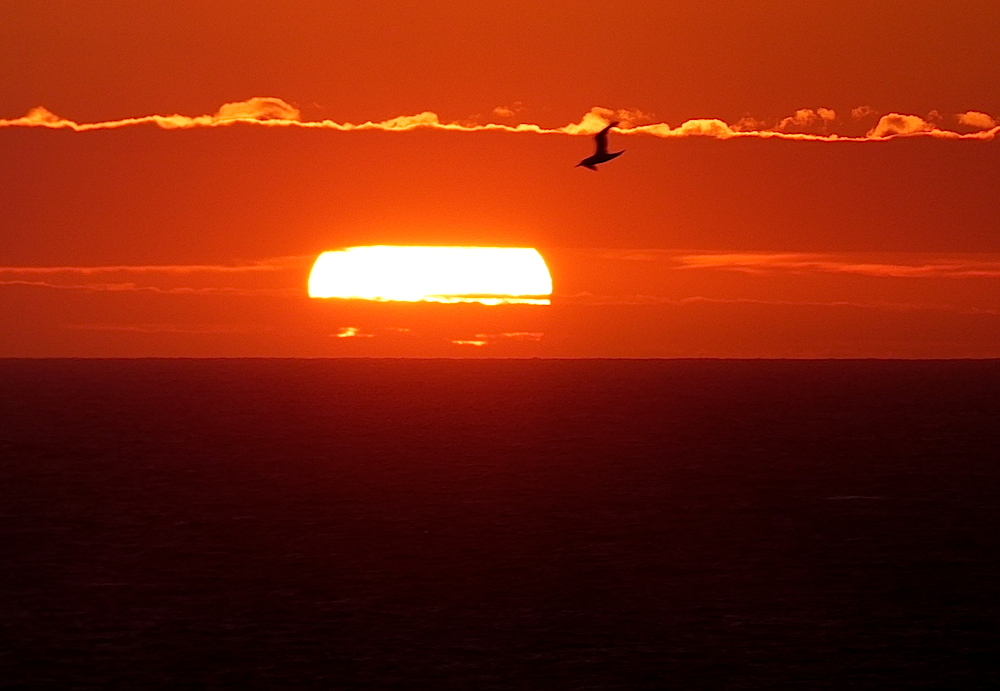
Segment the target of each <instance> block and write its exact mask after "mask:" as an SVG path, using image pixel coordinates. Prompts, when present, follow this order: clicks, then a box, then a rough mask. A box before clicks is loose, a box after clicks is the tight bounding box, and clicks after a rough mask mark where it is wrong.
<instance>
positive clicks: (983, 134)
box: [0, 96, 1000, 142]
mask: <svg viewBox="0 0 1000 691" xmlns="http://www.w3.org/2000/svg"><path fill="white" fill-rule="evenodd" d="M515 105H516V104H515ZM514 112H516V111H515V110H514V108H513V107H509V106H499V107H498V108H497V109H495V110H494V114H495V115H497V116H499V117H508V115H507V113H511V114H513V113H514ZM874 113H875V111H873V110H872V109H871V108H868V107H867V106H861V107H859V108H855V109H853V110H852V111H851V116H852V118H854V119H860V118H862V117H867V116H869V115H872V114H874ZM982 115H984V114H981V113H978V111H969V112H968V113H965V114H963V115H961V116H958V117H959V118H965V121H968V122H972V121H975V122H977V123H987V124H988V121H987V120H985V119H983V118H982V117H980V116H982ZM836 117H837V116H836V112H835V111H833V110H832V109H829V108H817V109H816V110H812V109H808V108H805V109H801V110H798V111H796V112H795V113H794V114H793V115H791V116H789V117H787V118H783V119H781V120H780V121H778V123H777V124H776V125H775V127H774V128H771V129H766V128H765V127H764V123H763V122H761V121H758V120H755V119H753V118H752V117H750V116H746V117H744V118H741V119H740V120H739V121H737V122H736V123H734V124H732V125H730V124H729V123H727V122H725V121H723V120H719V119H716V118H695V119H692V120H688V121H686V122H683V123H680V124H679V125H677V126H676V127H671V126H670V125H669V124H667V123H664V122H660V123H655V122H651V120H652V115H651V114H649V113H646V112H643V111H641V110H636V109H617V110H614V109H610V108H603V107H594V108H591V109H590V110H589V111H588V112H587V113H585V114H584V115H583V117H582V118H581V119H580V121H579V122H575V123H569V124H567V125H564V126H562V127H553V128H546V127H542V126H541V125H536V124H530V123H520V124H517V125H506V124H500V123H486V124H469V123H460V122H443V121H442V120H441V119H440V117H439V116H438V115H437V114H436V113H434V112H431V111H424V112H422V113H417V114H415V115H401V116H398V117H395V118H390V119H388V120H382V121H380V122H372V121H368V122H364V123H361V124H353V123H339V122H334V121H332V120H316V121H303V120H301V114H300V112H299V110H298V109H297V108H295V107H294V106H292V105H291V104H289V103H287V102H286V101H283V100H281V99H279V98H271V97H259V96H258V97H254V98H251V99H248V100H246V101H238V102H234V103H226V104H224V105H223V106H222V107H221V108H219V110H218V111H217V112H216V113H215V114H214V115H198V116H187V115H147V116H143V117H137V118H125V119H123V120H112V121H107V122H94V123H77V122H74V121H72V120H68V119H66V118H62V117H59V116H57V115H55V114H53V113H51V112H50V111H48V110H46V109H45V108H42V107H38V108H33V109H32V110H30V111H29V112H28V113H27V114H26V115H24V116H23V117H20V118H14V119H8V120H0V128H4V127H38V128H50V129H71V130H74V131H77V132H86V131H90V130H101V129H116V128H120V127H131V126H135V125H150V124H151V125H156V126H157V127H161V128H163V129H185V128H194V127H229V126H233V125H236V124H240V123H242V124H244V125H250V126H258V127H259V126H263V127H301V128H308V129H329V130H335V131H339V132H348V131H354V130H379V131H387V132H408V131H411V130H415V129H436V130H446V131H453V132H480V131H501V132H531V133H536V134H569V135H591V134H593V133H595V132H597V131H599V130H600V129H602V128H603V127H605V126H606V125H607V124H608V123H609V122H614V121H618V122H620V123H621V124H620V125H619V127H618V132H620V133H621V134H627V135H638V134H646V135H651V136H656V137H662V138H677V137H710V138H715V139H731V138H736V137H757V138H762V139H787V140H793V141H827V142H834V141H837V142H840V141H884V140H886V139H892V138H894V137H900V136H905V137H909V136H917V135H921V136H930V137H940V138H947V139H993V138H995V137H996V136H997V134H998V133H1000V124H996V123H995V121H993V120H992V119H990V121H989V122H994V125H993V126H991V127H987V128H982V129H980V131H977V132H967V133H958V132H954V131H951V130H945V129H941V128H940V127H938V126H936V125H934V124H932V123H931V122H929V121H928V119H925V118H922V117H919V116H916V115H906V114H900V113H890V114H888V115H885V116H883V117H882V118H881V119H880V120H879V122H878V124H877V125H876V126H875V127H874V128H872V129H871V130H870V131H869V132H868V133H867V134H865V135H864V136H844V135H839V134H837V133H830V132H828V130H829V128H830V126H831V125H832V124H833V123H834V122H836ZM986 117H989V116H986ZM928 118H930V116H928ZM930 119H933V118H930ZM960 121H962V120H960ZM809 127H813V128H814V129H815V128H819V132H815V131H814V132H812V133H808V132H799V131H788V130H792V129H804V128H809Z"/></svg>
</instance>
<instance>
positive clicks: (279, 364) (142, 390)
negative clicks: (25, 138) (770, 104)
mask: <svg viewBox="0 0 1000 691" xmlns="http://www.w3.org/2000/svg"><path fill="white" fill-rule="evenodd" d="M0 390H2V391H3V396H2V397H0V583H2V591H0V593H2V598H0V640H2V641H3V643H2V644H0V686H2V687H4V688H25V689H27V688H54V689H55V688H59V689H64V688H65V689H68V688H74V689H113V688H123V689H126V688H127V689H137V688H169V689H182V688H204V689H222V688H241V689H251V688H275V689H306V688H317V689H320V688H322V689H333V688H351V689H355V688H356V689H407V688H433V689H664V688H670V689H785V688H787V689H844V688H858V689H900V688H921V689H923V688H926V689H930V688H941V689H946V688H950V689H980V688H982V689H987V688H989V689H992V688H1000V672H998V665H997V662H996V659H997V657H996V652H997V650H1000V606H998V605H1000V585H998V583H1000V578H998V576H997V574H998V573H1000V568H998V567H1000V534H998V530H997V527H996V526H997V519H998V515H1000V511H998V510H1000V467H998V460H1000V453H998V451H997V450H998V448H1000V423H998V420H1000V362H996V361H986V362H974V361H951V362H885V361H882V362H879V361H814V362H801V361H697V360H695V361H398V360H397V361H393V360H353V361H352V360H333V361H323V360H312V361H310V360H132V361H125V360H118V361H115V360H105V361H100V360H97V361H87V360H77V361H73V360H62V361H60V360H41V361H28V360H20V361H15V360H7V361H0Z"/></svg>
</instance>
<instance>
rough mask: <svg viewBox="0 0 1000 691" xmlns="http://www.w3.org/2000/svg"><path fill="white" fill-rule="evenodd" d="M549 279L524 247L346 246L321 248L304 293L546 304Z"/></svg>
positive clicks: (540, 262) (542, 264)
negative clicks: (331, 248) (328, 250)
mask: <svg viewBox="0 0 1000 691" xmlns="http://www.w3.org/2000/svg"><path fill="white" fill-rule="evenodd" d="M551 294H552V278H551V277H550V276H549V270H548V267H547V266H546V265H545V260H544V259H542V255H540V254H539V253H538V250H535V249H531V248H526V247H419V246H418V247H396V246H389V245H376V246H372V247H348V248H347V249H344V250H337V251H332V252H323V253H322V254H321V255H319V257H317V258H316V263H315V264H313V268H312V272H311V273H310V274H309V297H314V298H345V299H360V300H380V301H399V302H478V303H481V304H484V305H504V304H529V305H548V304H550V303H549V296H550V295H551Z"/></svg>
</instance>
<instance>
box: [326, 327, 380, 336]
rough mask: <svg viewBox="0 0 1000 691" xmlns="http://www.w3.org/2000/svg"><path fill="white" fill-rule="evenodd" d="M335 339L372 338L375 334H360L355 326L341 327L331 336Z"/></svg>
mask: <svg viewBox="0 0 1000 691" xmlns="http://www.w3.org/2000/svg"><path fill="white" fill-rule="evenodd" d="M331 335H332V336H334V337H335V338H373V337H374V336H375V334H370V333H362V332H361V329H359V328H358V327H356V326H342V327H341V328H340V329H338V331H337V333H335V334H331Z"/></svg>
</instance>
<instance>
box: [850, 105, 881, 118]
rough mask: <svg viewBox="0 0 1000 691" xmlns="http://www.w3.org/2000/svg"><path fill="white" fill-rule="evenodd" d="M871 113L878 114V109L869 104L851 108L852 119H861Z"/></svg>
mask: <svg viewBox="0 0 1000 691" xmlns="http://www.w3.org/2000/svg"><path fill="white" fill-rule="evenodd" d="M872 115H878V111H877V110H875V109H874V108H872V107H870V106H858V107H857V108H851V119H852V120H861V119H863V118H867V117H869V116H872Z"/></svg>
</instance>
